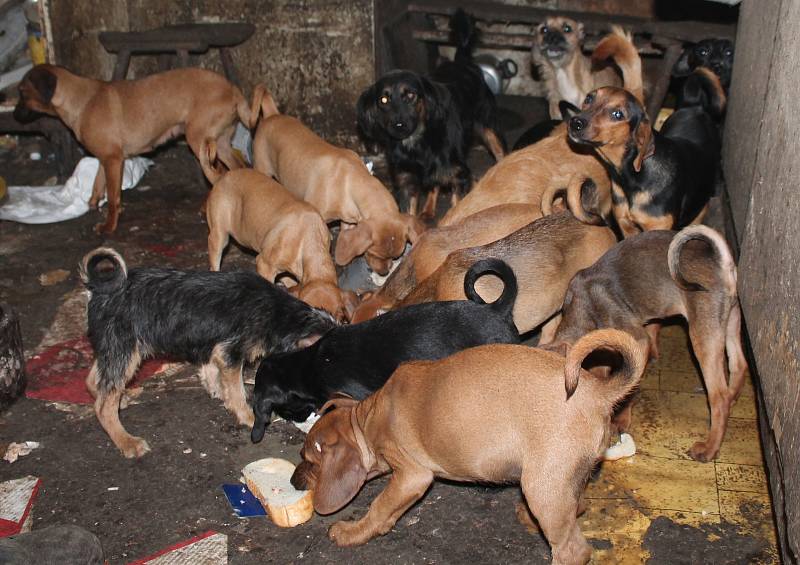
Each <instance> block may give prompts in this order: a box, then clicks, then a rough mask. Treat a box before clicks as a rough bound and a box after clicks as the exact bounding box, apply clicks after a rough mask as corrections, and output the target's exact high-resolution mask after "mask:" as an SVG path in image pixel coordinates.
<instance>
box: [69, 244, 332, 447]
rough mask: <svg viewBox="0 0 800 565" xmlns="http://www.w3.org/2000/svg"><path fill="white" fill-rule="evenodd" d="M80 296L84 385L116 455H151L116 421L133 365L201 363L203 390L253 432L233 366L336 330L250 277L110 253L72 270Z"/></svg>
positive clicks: (92, 255)
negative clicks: (90, 353)
mask: <svg viewBox="0 0 800 565" xmlns="http://www.w3.org/2000/svg"><path fill="white" fill-rule="evenodd" d="M80 272H81V279H82V280H83V282H84V284H85V285H86V288H87V289H88V290H89V293H90V299H89V307H88V327H89V341H90V342H91V344H92V347H93V348H94V352H95V361H94V365H93V366H92V370H91V372H90V373H89V376H88V377H87V379H86V385H87V387H88V388H89V391H90V392H91V393H92V395H93V396H94V397H95V405H94V406H95V413H96V414H97V418H98V420H100V424H101V425H102V426H103V428H104V429H105V430H106V432H107V433H108V435H109V436H110V437H111V440H112V441H113V442H114V444H115V445H116V446H117V447H118V448H119V449H120V451H122V453H123V454H124V455H125V457H141V456H142V455H144V454H145V453H147V452H148V451H149V450H150V447H149V446H148V445H147V442H146V441H145V440H143V439H142V438H138V437H134V436H132V435H130V434H129V433H128V432H127V431H126V430H125V428H123V426H122V424H121V423H120V421H119V408H120V401H121V400H123V395H124V392H125V384H126V383H127V382H128V381H129V380H130V379H131V378H132V377H133V375H134V374H135V373H136V369H137V368H138V367H139V364H140V362H141V361H142V359H145V358H147V357H152V356H163V357H168V358H172V359H175V360H177V361H187V362H189V363H195V364H201V365H203V368H202V369H201V377H202V380H203V384H204V386H205V387H206V388H207V389H208V391H209V393H211V395H212V396H215V397H220V396H221V397H222V399H223V400H224V402H225V407H226V408H228V409H229V410H230V411H232V412H233V413H234V414H235V415H236V417H237V419H238V421H239V424H242V425H248V426H252V424H253V412H252V410H251V408H250V406H249V405H248V403H247V400H246V398H245V391H244V386H243V384H242V366H243V364H244V363H245V362H253V361H255V360H256V359H258V358H260V357H263V356H265V355H270V354H272V353H281V352H285V351H289V350H291V349H295V348H297V347H302V346H305V345H307V344H308V343H311V342H312V341H313V340H315V339H318V338H319V336H320V335H322V334H323V333H325V332H326V331H328V330H330V329H331V328H332V327H334V326H335V325H336V323H335V322H334V321H333V318H331V316H330V314H328V313H326V312H323V311H322V310H317V309H315V308H312V307H310V306H308V305H307V304H305V303H304V302H301V301H300V300H298V299H297V298H295V297H293V296H292V295H290V294H289V293H288V292H285V291H283V290H281V289H279V288H278V287H276V286H274V285H273V284H271V283H269V282H267V281H266V280H264V279H263V278H262V277H260V276H259V275H258V274H256V273H254V272H245V271H234V272H222V273H212V272H206V271H179V270H177V269H165V268H141V269H131V270H130V271H128V268H127V266H126V264H125V261H124V260H123V259H122V256H121V255H120V254H119V253H117V252H116V251H115V250H113V249H109V248H103V247H101V248H98V249H95V250H94V251H91V252H89V253H88V254H87V255H86V256H85V257H84V258H83V261H82V262H81V265H80Z"/></svg>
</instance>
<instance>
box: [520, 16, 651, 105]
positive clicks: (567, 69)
mask: <svg viewBox="0 0 800 565" xmlns="http://www.w3.org/2000/svg"><path fill="white" fill-rule="evenodd" d="M612 34H614V35H618V36H619V37H621V38H625V39H626V40H627V41H628V42H629V43H630V35H629V34H626V33H625V32H624V31H623V30H622V28H620V27H618V26H612ZM583 37H584V34H583V24H581V23H578V22H576V21H575V20H573V19H570V18H564V17H560V16H551V17H549V18H547V19H546V20H545V21H544V22H542V23H541V24H539V25H538V26H537V28H536V33H535V35H534V40H533V41H534V44H533V51H532V52H531V54H532V56H533V61H534V63H535V64H536V65H537V67H538V68H539V72H540V73H541V75H542V77H543V78H544V85H545V90H546V91H547V101H548V103H549V104H550V117H551V118H552V119H555V120H558V119H561V111H560V110H559V107H558V105H559V102H561V101H562V100H565V101H567V102H569V103H570V104H572V105H574V106H580V104H581V102H583V99H584V98H585V97H586V94H587V93H588V92H589V91H591V90H594V89H595V88H598V87H601V86H622V84H623V80H622V77H620V75H619V74H617V72H616V71H615V70H614V68H613V67H611V66H609V65H607V64H602V63H601V61H602V60H603V59H605V57H604V58H603V59H598V58H589V57H587V56H585V55H584V54H583V53H581V42H582V41H583ZM631 47H632V48H633V44H632V43H631ZM634 55H635V60H636V61H638V60H639V54H638V51H636V49H635V48H633V51H632V52H630V53H629V54H628V55H627V56H628V58H629V59H631V60H632V58H633V57H634ZM593 59H594V60H593ZM617 64H618V65H619V66H620V69H622V71H623V75H622V76H625V75H624V73H625V70H624V69H623V65H624V63H622V64H620V61H617ZM639 76H640V77H641V68H640V70H639Z"/></svg>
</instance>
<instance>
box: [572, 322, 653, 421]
mask: <svg viewBox="0 0 800 565" xmlns="http://www.w3.org/2000/svg"><path fill="white" fill-rule="evenodd" d="M598 350H610V351H613V352H615V353H617V354H618V355H620V357H622V364H621V365H620V366H619V367H616V368H614V369H613V370H612V372H611V374H610V375H609V376H608V377H607V378H604V379H602V380H601V379H599V378H596V379H597V381H598V382H599V383H600V385H601V386H600V389H601V390H602V391H603V392H605V401H606V402H607V403H608V406H609V409H610V408H613V406H614V405H616V404H617V403H618V402H619V401H620V400H622V399H623V398H625V397H626V396H627V395H628V394H629V393H630V392H631V391H632V390H633V389H634V388H635V387H636V386H637V385H638V384H639V381H640V380H641V378H642V374H643V373H644V369H645V367H646V366H647V346H646V345H644V344H641V343H639V342H638V341H636V339H634V337H633V336H632V335H630V334H629V333H627V332H624V331H621V330H614V329H602V330H595V331H593V332H590V333H588V334H586V335H585V336H583V337H582V338H580V339H579V340H578V341H577V342H575V345H573V346H572V349H570V350H569V352H568V353H567V363H566V365H565V366H564V386H565V388H566V390H567V400H569V398H570V397H571V396H572V394H573V393H574V392H575V389H576V388H578V380H579V378H580V376H581V373H582V372H586V371H584V369H582V368H581V365H582V364H583V362H584V360H585V359H586V358H587V357H588V356H589V355H591V354H592V353H594V352H595V351H598ZM586 373H587V374H590V373H588V372H586Z"/></svg>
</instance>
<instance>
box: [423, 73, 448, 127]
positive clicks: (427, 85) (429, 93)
mask: <svg viewBox="0 0 800 565" xmlns="http://www.w3.org/2000/svg"><path fill="white" fill-rule="evenodd" d="M419 82H420V85H421V86H422V98H423V101H424V103H425V126H426V127H427V128H428V129H436V128H437V127H441V126H445V125H446V124H447V118H448V111H449V110H450V106H451V96H450V91H449V90H447V88H445V87H444V86H443V85H440V84H437V83H434V82H433V81H431V80H430V79H428V78H427V77H423V76H421V77H419Z"/></svg>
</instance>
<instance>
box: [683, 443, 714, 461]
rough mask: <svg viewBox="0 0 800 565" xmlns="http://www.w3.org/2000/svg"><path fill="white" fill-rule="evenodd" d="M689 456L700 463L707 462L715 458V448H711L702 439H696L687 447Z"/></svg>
mask: <svg viewBox="0 0 800 565" xmlns="http://www.w3.org/2000/svg"><path fill="white" fill-rule="evenodd" d="M689 457H691V458H692V459H694V460H695V461H700V462H701V463H708V462H709V461H713V460H714V459H716V458H717V450H712V449H711V448H710V447H709V446H708V445H706V442H704V441H698V442H697V443H695V444H694V445H693V446H692V447H691V449H689Z"/></svg>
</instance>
